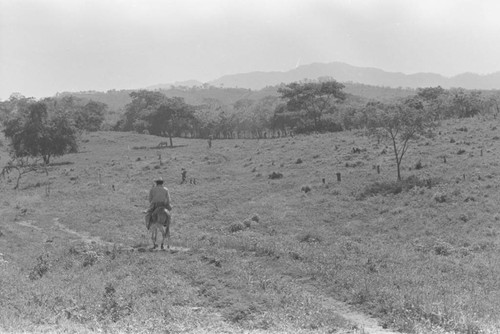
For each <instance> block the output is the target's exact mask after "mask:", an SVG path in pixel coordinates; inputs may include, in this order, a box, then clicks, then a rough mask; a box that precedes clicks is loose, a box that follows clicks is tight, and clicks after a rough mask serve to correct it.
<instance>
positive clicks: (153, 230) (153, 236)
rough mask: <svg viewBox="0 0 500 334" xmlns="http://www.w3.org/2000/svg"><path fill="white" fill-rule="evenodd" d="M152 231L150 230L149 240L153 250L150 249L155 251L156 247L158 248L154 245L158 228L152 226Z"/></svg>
mask: <svg viewBox="0 0 500 334" xmlns="http://www.w3.org/2000/svg"><path fill="white" fill-rule="evenodd" d="M152 228H153V229H152V230H151V240H152V241H153V248H152V249H156V247H158V246H157V245H156V234H157V232H158V228H157V227H156V225H155V226H152Z"/></svg>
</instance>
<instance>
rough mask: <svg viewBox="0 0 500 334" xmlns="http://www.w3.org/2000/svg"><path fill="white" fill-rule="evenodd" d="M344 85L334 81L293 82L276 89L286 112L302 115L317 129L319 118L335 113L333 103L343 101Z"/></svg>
mask: <svg viewBox="0 0 500 334" xmlns="http://www.w3.org/2000/svg"><path fill="white" fill-rule="evenodd" d="M343 88H344V85H343V84H341V83H339V82H337V81H335V80H331V81H322V82H305V83H298V82H293V83H290V84H288V85H285V86H283V87H280V88H279V89H278V93H279V94H280V95H281V98H282V99H285V100H286V101H287V102H286V107H287V109H288V111H291V112H298V113H304V116H305V117H306V118H308V119H311V120H312V121H313V122H314V128H315V129H317V130H318V129H319V125H320V122H321V117H322V116H323V114H324V113H326V112H334V111H335V103H336V102H339V101H343V100H345V97H346V95H345V93H344V92H343V91H342V89H343Z"/></svg>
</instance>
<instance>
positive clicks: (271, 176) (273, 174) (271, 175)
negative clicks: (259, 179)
mask: <svg viewBox="0 0 500 334" xmlns="http://www.w3.org/2000/svg"><path fill="white" fill-rule="evenodd" d="M269 178H270V179H271V180H275V179H281V178H283V174H281V173H276V172H272V173H271V174H269Z"/></svg>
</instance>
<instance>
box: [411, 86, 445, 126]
mask: <svg viewBox="0 0 500 334" xmlns="http://www.w3.org/2000/svg"><path fill="white" fill-rule="evenodd" d="M417 96H418V97H419V98H420V99H422V101H423V102H424V103H425V108H426V109H427V111H428V115H429V116H430V117H432V119H434V120H437V119H439V118H442V117H446V116H447V115H446V113H443V111H445V110H446V106H447V105H448V102H447V100H448V92H447V91H446V90H445V89H444V88H442V87H441V86H437V87H426V88H419V89H418V93H417Z"/></svg>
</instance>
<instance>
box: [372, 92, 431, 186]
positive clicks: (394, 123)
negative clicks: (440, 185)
mask: <svg viewBox="0 0 500 334" xmlns="http://www.w3.org/2000/svg"><path fill="white" fill-rule="evenodd" d="M366 108H367V111H368V112H367V115H368V128H369V130H370V133H371V134H372V135H376V136H378V137H382V138H388V139H389V141H390V142H391V144H392V147H393V151H394V157H395V159H396V167H397V175H398V181H401V162H402V160H403V158H404V157H405V154H406V153H407V151H408V148H409V144H410V141H411V140H415V139H417V138H418V136H419V135H427V134H428V133H429V130H430V129H431V127H432V126H433V123H432V120H431V119H430V118H429V117H428V115H427V114H426V112H425V109H424V105H423V103H422V101H420V100H419V99H418V98H417V97H412V98H408V99H406V100H405V101H403V102H399V103H393V104H384V103H381V102H369V103H368V104H367V106H366Z"/></svg>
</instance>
